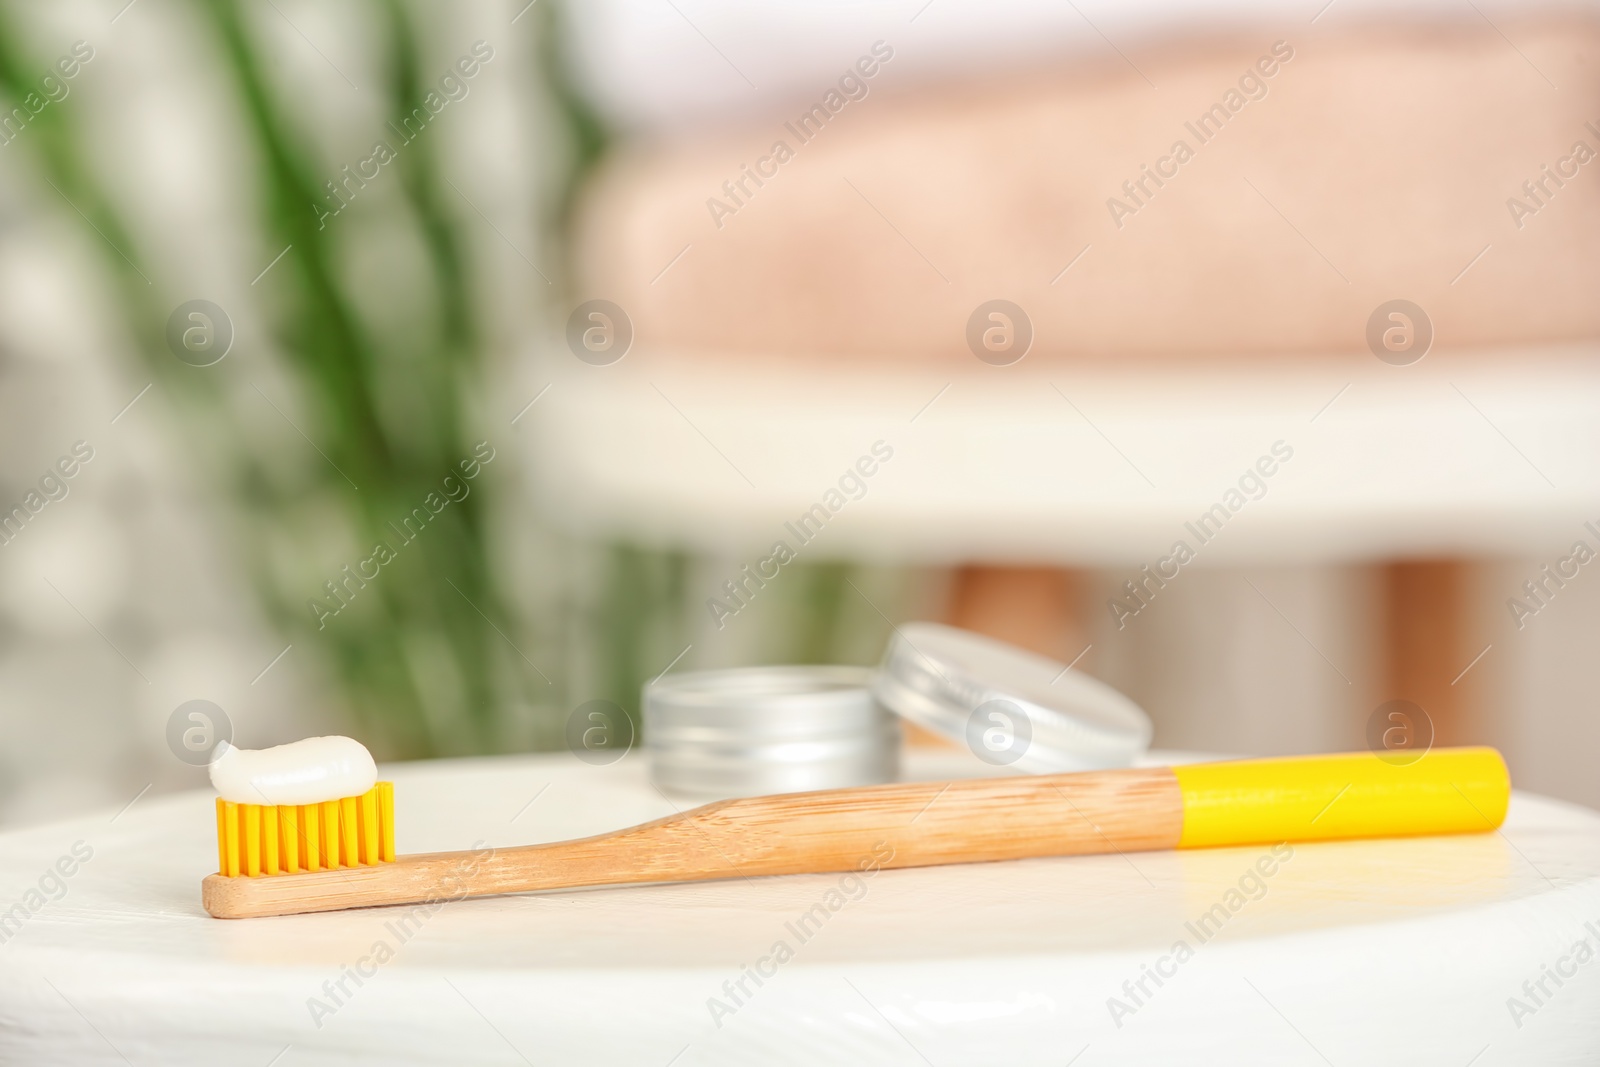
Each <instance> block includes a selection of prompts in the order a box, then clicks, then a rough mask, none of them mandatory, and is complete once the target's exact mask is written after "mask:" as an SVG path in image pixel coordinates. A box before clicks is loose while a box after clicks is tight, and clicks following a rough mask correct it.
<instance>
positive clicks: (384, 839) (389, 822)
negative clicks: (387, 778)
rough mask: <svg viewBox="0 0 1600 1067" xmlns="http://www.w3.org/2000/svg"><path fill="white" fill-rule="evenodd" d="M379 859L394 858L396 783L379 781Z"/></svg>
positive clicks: (385, 860)
mask: <svg viewBox="0 0 1600 1067" xmlns="http://www.w3.org/2000/svg"><path fill="white" fill-rule="evenodd" d="M378 822H379V824H380V825H379V857H378V858H379V859H381V860H383V861H384V862H385V863H388V862H390V861H391V860H393V859H394V783H393V782H379V783H378Z"/></svg>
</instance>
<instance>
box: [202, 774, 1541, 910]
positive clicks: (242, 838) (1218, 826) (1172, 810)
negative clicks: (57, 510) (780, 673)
mask: <svg viewBox="0 0 1600 1067" xmlns="http://www.w3.org/2000/svg"><path fill="white" fill-rule="evenodd" d="M387 785H388V783H383V782H380V783H378V785H377V786H375V787H374V790H373V793H374V794H375V795H374V796H373V799H372V802H371V808H372V810H373V812H374V817H373V818H372V819H371V820H369V821H368V822H362V819H363V812H365V811H367V810H368V807H369V805H368V802H367V801H366V800H365V799H363V801H362V802H361V803H360V804H354V803H351V802H350V801H345V802H341V803H337V804H332V805H323V806H321V807H320V808H319V809H318V811H317V813H316V815H315V816H313V817H311V818H310V820H309V821H308V817H307V816H306V814H305V813H303V812H301V813H297V815H298V821H296V822H293V823H291V822H286V821H284V813H283V812H281V811H278V812H275V814H276V816H277V818H276V820H275V819H274V818H273V814H269V813H268V812H267V811H266V810H263V811H262V812H259V813H254V814H251V813H245V812H238V811H235V812H232V813H231V814H230V813H224V812H223V811H222V808H221V803H222V802H220V801H219V826H220V827H221V829H222V831H223V835H222V838H221V841H222V844H221V853H220V854H221V858H222V867H221V871H220V872H219V873H217V874H213V875H209V876H208V877H207V878H206V879H205V881H204V883H203V885H202V896H203V899H204V903H205V907H206V910H207V911H209V912H210V913H211V914H212V915H214V916H217V917H218V918H223V919H240V918H250V917H255V916H263V915H291V914H297V913H301V912H314V911H337V910H340V909H343V908H360V907H371V906H374V905H383V904H415V903H419V902H425V901H437V900H446V899H459V898H462V897H475V896H492V895H495V894H500V893H522V892H528V891H531V890H540V889H567V888H573V887H577V886H596V885H621V884H626V883H640V882H686V881H700V880H706V879H716V878H734V877H740V876H747V877H748V876H755V875H771V874H800V873H806V872H823V871H848V870H857V869H860V868H861V867H862V865H863V864H864V863H869V862H870V863H874V864H875V865H877V866H882V867H924V866H931V865H934V864H944V863H980V862H986V861H991V860H1010V859H1023V858H1027V857H1036V856H1073V855H1088V854H1093V853H1104V852H1113V851H1115V852H1136V851H1147V850H1152V849H1169V848H1213V847H1224V846H1229V845H1251V844H1268V843H1276V842H1279V841H1318V840H1334V839H1341V838H1362V837H1400V836H1407V835H1420V834H1451V833H1471V832H1476V831H1488V830H1493V829H1496V828H1497V827H1499V825H1500V823H1501V822H1502V820H1503V819H1504V818H1505V813H1506V805H1507V803H1508V801H1509V799H1510V793H1511V782H1510V778H1509V776H1508V774H1507V772H1506V766H1505V762H1504V761H1503V760H1502V759H1501V758H1500V754H1499V753H1498V752H1496V751H1495V750H1494V749H1492V748H1455V749H1435V750H1433V751H1431V752H1428V753H1427V754H1425V755H1423V756H1421V757H1420V758H1418V759H1416V761H1415V762H1411V763H1404V764H1401V763H1400V762H1399V761H1398V759H1397V757H1396V756H1393V755H1390V756H1384V755H1377V754H1373V753H1368V752H1363V753H1359V754H1350V755H1339V756H1304V757H1297V758H1290V759H1262V760H1244V761H1237V762H1224V763H1199V764H1189V765H1185V766H1178V767H1158V768H1149V769H1143V768H1140V769H1130V770H1113V771H1089V772H1085V773H1080V774H1052V775H1037V776H1028V777H1024V776H1016V777H1006V778H981V779H972V780H964V781H956V782H943V783H940V782H931V783H924V782H918V783H914V784H905V785H882V786H869V787H866V788H861V789H833V790H825V791H822V792H816V793H794V794H787V795H781V796H766V797H750V798H745V799H738V800H723V801H717V802H715V803H711V804H706V805H704V806H703V807H699V808H695V809H693V810H692V811H687V812H683V813H681V814H678V815H670V816H668V817H666V818H664V819H657V820H656V821H654V822H648V823H644V824H643V825H640V826H634V827H631V828H629V829H626V830H619V831H616V832H615V833H609V834H601V835H599V836H598V837H588V838H583V839H581V840H577V841H562V842H557V843H554V844H547V845H526V846H520V847H516V848H497V849H483V850H481V851H478V852H434V853H428V854H422V855H413V856H395V855H394V854H393V836H392V826H393V820H392V806H391V802H390V797H391V795H392V794H391V793H390V792H389V791H388V790H387V789H386V788H384V787H386V786H387ZM353 799H354V798H352V800H353ZM253 806H254V805H238V806H236V807H253ZM308 807H309V806H308ZM346 818H347V819H349V820H350V821H349V822H338V825H339V826H340V828H341V830H340V831H339V832H342V834H343V836H341V837H340V838H338V840H339V842H341V845H340V846H339V847H334V846H333V843H332V841H331V839H330V838H329V836H328V829H329V827H332V826H333V825H334V824H335V822H336V821H338V820H340V819H346ZM252 819H257V820H260V826H261V827H262V828H263V829H261V830H260V831H258V832H257V833H255V834H254V835H252V834H251V832H250V826H251V825H252V824H251V821H250V820H252ZM319 820H320V821H319ZM273 825H277V827H278V830H277V831H276V840H274V839H273V838H272V837H269V836H268V834H269V833H270V832H271V831H268V830H266V829H265V828H266V827H270V826H273ZM238 826H242V827H243V831H242V832H240V831H237V830H235V829H234V828H235V827H238ZM312 826H316V827H317V828H318V829H319V830H321V831H322V832H321V835H320V838H319V839H318V840H319V841H320V848H321V851H320V852H319V851H318V850H317V847H316V846H310V847H311V851H310V852H309V853H308V852H306V851H305V850H304V849H302V850H301V851H300V853H299V856H300V860H301V862H297V861H295V860H287V861H286V860H285V853H284V851H283V848H284V845H283V842H284V841H286V840H288V841H294V842H295V843H296V844H298V841H296V837H295V835H296V833H297V832H299V833H304V831H305V830H307V829H309V828H310V827H312ZM351 826H354V827H355V833H354V835H353V837H352V834H351V832H350V829H349V828H350V827H351ZM296 827H298V828H299V830H298V831H297V830H296V829H295V828H296ZM364 827H365V829H364ZM369 835H370V836H369ZM308 840H309V839H308ZM352 840H354V842H355V844H354V846H353V847H352V845H351V842H352ZM369 841H371V842H372V844H370V845H369ZM289 847H290V848H291V849H292V848H293V847H294V845H290V846H289ZM258 849H259V850H260V852H261V853H262V854H261V855H259V856H255V857H254V858H252V853H253V852H254V851H256V850H258ZM274 849H277V850H278V854H277V856H276V858H274V856H273V850H274ZM307 856H313V857H317V858H315V859H312V860H311V863H313V864H314V863H319V862H320V863H321V864H322V865H323V866H324V867H328V868H333V867H336V868H337V869H323V870H318V869H317V868H316V867H315V866H311V865H308V864H307V863H305V862H303V860H304V859H305V858H306V857H307ZM333 857H339V862H338V864H334V863H331V862H329V860H330V859H331V858H333ZM885 857H887V858H885ZM347 860H349V861H350V862H346V861H347ZM274 869H276V870H277V871H278V872H279V873H276V874H273V873H272V871H273V870H274ZM296 870H298V871H299V872H300V873H294V872H295V871H296ZM257 871H259V872H261V873H260V874H256V872H257Z"/></svg>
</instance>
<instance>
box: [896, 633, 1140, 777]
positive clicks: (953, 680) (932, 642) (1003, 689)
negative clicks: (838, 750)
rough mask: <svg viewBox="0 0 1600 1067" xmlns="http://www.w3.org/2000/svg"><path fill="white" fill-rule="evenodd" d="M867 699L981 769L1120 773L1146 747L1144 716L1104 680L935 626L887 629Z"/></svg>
mask: <svg viewBox="0 0 1600 1067" xmlns="http://www.w3.org/2000/svg"><path fill="white" fill-rule="evenodd" d="M873 695H874V696H876V697H877V698H878V700H879V701H880V702H881V703H882V704H883V705H884V706H885V707H888V708H890V709H892V710H893V711H894V712H895V713H896V714H898V715H901V716H903V717H905V718H907V719H909V720H911V721H912V722H914V723H916V724H917V725H919V726H922V727H924V728H926V729H928V730H932V731H933V732H935V733H937V734H940V735H942V736H944V737H947V738H949V739H950V740H952V741H955V742H957V743H958V744H961V745H963V746H965V747H966V748H967V749H968V750H969V751H970V752H971V753H972V754H973V755H974V756H977V757H978V758H979V759H981V760H983V761H984V762H986V763H991V764H995V765H998V766H1014V767H1015V769H1017V770H1019V771H1026V772H1030V773H1049V772H1052V771H1084V770H1093V769H1097V768H1102V767H1126V766H1128V765H1129V764H1130V763H1132V762H1133V761H1134V760H1135V759H1136V758H1138V757H1139V756H1140V755H1141V754H1142V753H1143V752H1144V751H1145V749H1146V748H1147V747H1148V746H1149V744H1150V733H1151V724H1150V717H1149V716H1148V715H1146V714H1145V713H1144V710H1143V709H1142V708H1140V707H1139V705H1137V704H1135V703H1134V702H1133V701H1132V700H1130V699H1128V697H1126V696H1124V695H1123V694H1122V693H1120V692H1118V691H1117V690H1115V689H1113V688H1111V686H1109V685H1106V684H1105V683H1104V682H1101V681H1097V680H1096V679H1094V678H1091V677H1089V676H1088V675H1086V674H1084V673H1082V672H1081V671H1073V670H1071V669H1070V668H1069V667H1068V666H1067V665H1066V664H1064V663H1057V662H1056V661H1054V660H1051V659H1046V658H1045V657H1044V656H1038V655H1035V654H1033V653H1032V652H1027V651H1024V650H1023V649H1020V648H1017V647H1015V646H1013V645H1008V644H1005V643H1004V642H1001V641H996V640H994V639H993V638H989V637H984V636H982V635H980V634H975V633H970V632H968V631H966V630H958V629H956V628H955V627H952V626H943V625H940V624H939V623H934V622H908V623H903V624H901V625H900V626H899V627H897V628H896V629H895V633H894V636H893V637H892V638H890V640H889V648H888V651H886V652H885V653H884V656H883V664H882V666H881V667H880V668H879V669H878V671H877V673H876V675H875V676H874V678H873Z"/></svg>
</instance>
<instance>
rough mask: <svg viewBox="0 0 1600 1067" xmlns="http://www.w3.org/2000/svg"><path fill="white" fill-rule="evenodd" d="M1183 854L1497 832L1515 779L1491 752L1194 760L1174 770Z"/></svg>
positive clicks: (1456, 750) (1446, 750)
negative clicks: (1193, 850) (1344, 840)
mask: <svg viewBox="0 0 1600 1067" xmlns="http://www.w3.org/2000/svg"><path fill="white" fill-rule="evenodd" d="M1173 773H1174V774H1175V775H1176V776H1177V779H1178V787H1179V789H1180V791H1181V792H1182V795H1183V836H1182V838H1181V839H1180V840H1179V842H1178V847H1179V848H1213V847H1222V846H1227V845H1252V844H1267V843H1271V842H1276V841H1325V840H1334V839H1340V838H1355V837H1400V836H1408V835H1415V834H1453V833H1473V832H1481V831H1485V830H1494V829H1497V828H1498V827H1499V826H1500V824H1501V822H1502V821H1504V819H1505V816H1506V806H1507V804H1508V803H1509V801H1510V798H1511V777H1510V775H1509V773H1508V772H1507V771H1506V764H1505V761H1504V760H1503V759H1501V758H1500V753H1499V752H1496V751H1495V750H1494V749H1492V748H1440V749H1433V750H1432V751H1429V752H1426V753H1424V754H1422V755H1420V756H1416V755H1414V754H1412V753H1401V752H1387V753H1372V752H1361V753H1354V754H1350V755H1342V756H1300V757H1294V758H1288V759H1261V760H1241V761H1236V762H1228V763H1194V764H1186V765H1184V766H1179V767H1174V768H1173Z"/></svg>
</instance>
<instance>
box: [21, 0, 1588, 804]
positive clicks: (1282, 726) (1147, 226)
mask: <svg viewBox="0 0 1600 1067" xmlns="http://www.w3.org/2000/svg"><path fill="white" fill-rule="evenodd" d="M0 96H3V100H0V106H3V109H4V111H3V118H0V441H3V446H0V737H3V739H4V740H3V742H0V824H8V825H15V824H21V823H27V822H33V821H40V820H44V819H48V818H52V817H57V816H64V815H68V814H72V813H74V812H77V811H80V810H83V809H87V808H91V807H95V806H121V805H123V804H126V803H128V802H129V800H130V799H131V798H134V797H136V796H138V795H141V794H142V791H143V790H145V789H146V787H149V788H150V789H153V790H157V791H165V790H171V789H179V788H187V787H192V786H196V785H198V784H200V783H201V782H202V781H203V769H201V768H197V767H193V766H190V765H188V764H187V763H185V762H183V761H182V760H181V759H179V758H176V757H175V755H174V749H173V747H172V745H171V743H170V738H171V736H172V735H171V724H172V722H173V721H174V719H173V717H174V713H175V711H176V709H178V708H179V707H180V706H181V705H183V704H185V703H186V702H188V701H192V700H207V701H211V702H213V703H214V704H215V705H216V706H217V707H219V708H221V709H222V710H223V712H224V713H225V714H226V716H227V719H228V721H229V723H230V724H231V730H232V733H233V735H234V738H235V740H236V742H237V743H240V744H243V745H246V746H248V747H260V746H263V745H268V744H275V743H279V742H283V741H287V740H292V739H294V738H296V737H300V736H304V735H308V734H313V733H328V732H342V733H351V734H353V735H355V736H357V737H359V738H361V739H362V740H364V741H365V742H367V743H368V744H369V746H370V747H372V748H373V750H374V751H375V753H376V754H378V755H379V756H380V758H423V757H435V756H457V755H465V754H474V753H493V752H516V751H530V750H539V749H559V748H561V747H562V745H563V743H564V740H563V739H564V737H565V736H566V729H567V723H568V720H569V717H570V716H571V715H572V714H573V712H574V710H575V709H577V708H578V707H579V706H580V705H583V704H585V702H587V701H592V700H607V701H611V702H613V703H615V704H616V705H618V706H619V707H620V708H621V709H623V711H624V712H625V713H627V714H628V715H629V716H633V717H636V716H637V711H638V702H639V690H640V687H641V686H642V685H643V684H645V683H646V682H648V681H649V680H650V679H652V678H654V677H656V676H658V675H660V674H661V673H663V672H665V671H668V670H674V671H676V670H684V669H690V668H698V667H714V666H725V665H735V664H749V663H777V662H837V663H861V664H867V663H873V662H876V661H877V659H878V657H879V656H880V655H881V653H882V650H883V647H884V643H885V640H886V638H887V636H888V635H889V633H890V632H891V629H892V627H893V626H894V625H895V624H897V623H899V622H901V621H904V620H908V619H914V618H934V619H943V620H946V621H951V622H955V623H957V624H959V625H964V626H969V627H971V628H974V629H978V630H982V631H984V632H987V633H991V634H994V635H997V636H1000V637H1004V638H1006V639H1009V640H1013V641H1016V642H1018V643H1019V644H1023V645H1026V646H1028V647H1031V648H1034V649H1036V650H1038V651H1041V652H1044V653H1047V654H1050V655H1052V656H1055V657H1057V658H1059V659H1060V660H1061V661H1062V662H1063V663H1068V662H1070V663H1072V664H1073V669H1076V670H1083V671H1086V672H1088V673H1091V674H1094V675H1096V676H1098V677H1101V678H1103V679H1105V680H1106V681H1108V682H1110V683H1112V684H1114V685H1116V686H1118V687H1120V688H1122V689H1123V690H1124V691H1126V692H1128V693H1129V694H1130V695H1131V696H1133V697H1134V698H1135V699H1136V700H1138V701H1139V702H1140V703H1142V704H1143V705H1144V706H1145V708H1146V709H1147V710H1148V711H1149V712H1150V714H1151V715H1152V717H1153V718H1154V719H1155V721H1156V744H1157V745H1158V746H1160V747H1165V748H1181V749H1194V750H1204V751H1214V752H1224V753H1247V754H1275V753H1288V752H1303V751H1318V750H1336V749H1348V748H1358V747H1361V746H1362V745H1363V744H1366V743H1369V740H1370V738H1371V737H1372V736H1373V732H1372V731H1373V729H1374V723H1378V724H1379V725H1378V727H1377V729H1378V730H1379V732H1380V733H1381V731H1382V729H1384V728H1386V726H1387V725H1388V724H1390V723H1392V722H1393V720H1392V719H1390V718H1389V711H1392V710H1393V707H1392V705H1391V704H1390V702H1392V701H1396V700H1401V701H1405V702H1406V704H1405V705H1404V706H1405V708H1407V709H1408V711H1407V714H1408V715H1409V716H1410V719H1408V722H1414V723H1416V724H1420V725H1419V727H1418V728H1420V729H1425V730H1427V731H1428V732H1429V734H1430V736H1432V737H1434V738H1436V739H1437V740H1438V741H1439V742H1440V743H1458V742H1486V743H1493V744H1497V745H1500V746H1502V748H1503V749H1504V750H1505V751H1506V753H1507V755H1508V758H1509V760H1510V762H1511V766H1512V770H1513V776H1514V778H1515V780H1516V781H1517V782H1518V784H1519V786H1521V787H1523V788H1527V789H1532V790H1537V791H1541V792H1546V793H1550V794H1553V795H1555V796H1559V797H1564V798H1567V799H1571V800H1574V801H1579V802H1584V803H1589V804H1600V784H1597V783H1600V780H1597V779H1596V777H1595V776H1594V774H1593V773H1592V770H1591V765H1590V764H1591V757H1592V755H1593V754H1594V753H1595V752H1596V751H1597V745H1600V725H1597V720H1596V716H1595V714H1594V712H1595V696H1594V694H1595V692H1596V682H1597V681H1600V657H1597V656H1595V654H1594V651H1593V650H1594V645H1595V637H1596V635H1597V633H1600V567H1590V566H1588V563H1589V562H1590V559H1591V557H1593V556H1594V555H1596V554H1600V529H1597V527H1600V361H1597V359H1596V355H1597V351H1600V350H1597V349H1596V347H1595V343H1596V338H1597V336H1600V305H1597V304H1596V302H1595V301H1594V299H1593V287H1594V284H1595V280H1596V277H1597V273H1596V268H1597V266H1600V263H1597V257H1600V253H1597V251H1596V249H1597V248H1600V243H1597V240H1596V238H1597V237H1600V199H1597V187H1596V180H1595V171H1596V168H1595V167H1593V166H1590V165H1589V164H1590V163H1591V162H1592V161H1593V160H1594V159H1595V157H1596V154H1597V152H1600V19H1597V16H1596V13H1595V9H1594V8H1593V6H1592V5H1587V4H1583V5H1555V4H1533V3H1526V4H1518V5H1506V4H1475V3H1470V2H1465V0H1463V2H1461V3H1445V2H1440V3H1411V4H1406V5H1394V4H1383V5H1379V4H1374V3H1364V2H1357V0H1333V2H1331V3H1326V2H1324V0H1312V2H1310V3H1307V4H1290V3H1265V2H1256V3H1251V2H1232V3H1227V2H1199V0H1187V2H1176V0H1168V2H1163V3H1157V2H1154V0H1138V2H1135V3H1126V2H1124V3H1110V2H1089V0H1084V2H1081V3H1076V4H1074V3H1067V4H1065V5H1060V4H1054V3H1044V2H1033V0H1005V2H1001V3H993V2H991V3H978V2H976V0H895V2H893V3H891V2H888V0H871V2H853V3H844V2H837V3H835V2H831V0H830V2H823V3H808V4H790V3H767V4H748V3H740V4H735V3H732V2H731V0H588V2H585V3H582V4H579V3H566V4H560V3H557V2H556V0H534V2H532V3H526V4H525V3H524V2H523V0H512V2H510V3H498V2H469V3H462V4H453V5H449V7H448V8H443V7H441V6H438V5H425V4H420V3H406V2H401V0H339V2H334V3H321V4H312V3H303V2H300V0H271V2H269V3H266V4H244V3H231V2H225V0H219V2H216V3H203V2H199V0H195V2H185V0H132V2H131V3H130V2H128V0H106V2H99V0H95V2H88V0H72V2H66V3H60V4H52V5H35V4H22V3H4V4H0ZM1591 522H1592V523H1594V524H1595V526H1590V525H1587V524H1589V523H1591ZM1196 523H1199V525H1198V526H1197V525H1196ZM1180 542H1181V543H1183V544H1184V545H1185V548H1186V551H1184V552H1182V553H1180V552H1177V551H1176V546H1177V545H1178V544H1179V543H1180ZM780 544H781V545H782V546H783V547H782V550H781V551H780V550H779V545H780ZM1180 557H1181V558H1180ZM1385 709H1388V710H1385ZM185 721H186V720H185Z"/></svg>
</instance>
